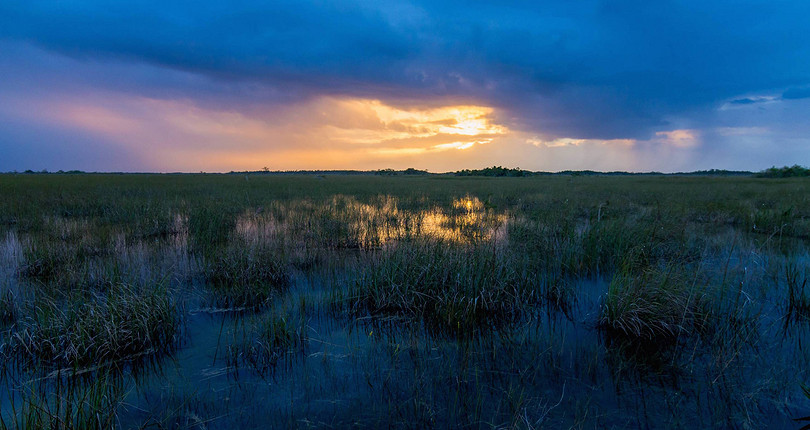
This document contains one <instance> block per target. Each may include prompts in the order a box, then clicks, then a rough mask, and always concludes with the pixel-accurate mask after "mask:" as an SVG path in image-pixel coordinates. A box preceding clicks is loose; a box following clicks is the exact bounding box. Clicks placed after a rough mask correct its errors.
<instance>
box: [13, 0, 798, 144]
mask: <svg viewBox="0 0 810 430" xmlns="http://www.w3.org/2000/svg"><path fill="white" fill-rule="evenodd" d="M707 3H708V4H707ZM807 16H810V3H808V2H802V1H795V2H773V1H753V2H744V3H740V2H735V1H718V2H703V1H685V2H674V1H661V2H648V1H576V2H572V1H556V2H536V1H507V2H503V1H500V2H484V1H453V0H445V1H438V0H432V1H413V2H402V1H387V2H386V1H371V0H369V1H353V2H345V1H341V2H333V1H274V2H260V1H252V0H242V1H235V2H204V1H194V2H190V1H186V2H183V1H181V2H157V1H136V2H101V1H95V2H94V1H84V2H82V1H71V2H52V1H5V2H2V4H0V37H2V38H4V39H7V40H8V41H11V42H19V41H23V42H26V43H32V44H35V45H37V46H40V47H43V48H45V49H47V50H50V51H52V52H56V53H59V54H64V55H67V56H70V57H73V58H77V59H81V60H83V61H84V60H86V61H87V64H88V66H87V67H88V69H92V68H102V67H107V68H109V67H117V66H116V65H120V64H122V63H123V64H128V65H130V67H145V68H151V69H149V70H151V72H149V73H150V74H151V75H150V76H152V75H156V76H152V77H151V78H148V79H147V78H144V76H143V75H139V76H138V78H137V79H134V80H133V79H126V77H116V76H113V77H109V76H107V77H105V78H104V79H103V80H104V81H105V84H106V85H108V86H110V87H112V88H114V89H123V90H127V91H133V92H139V93H143V92H145V93H149V92H154V93H164V92H166V91H168V92H170V93H172V94H173V95H172V96H173V97H177V96H182V97H187V98H192V99H197V98H205V97H207V98H210V99H212V100H214V102H216V101H217V100H222V101H227V102H229V103H234V104H238V103H239V102H240V100H243V101H245V102H257V103H260V102H261V101H262V100H265V99H266V100H272V101H278V100H292V99H300V98H306V97H309V96H312V95H321V94H333V95H353V96H363V97H379V98H383V99H386V100H388V101H389V102H392V103H402V104H414V103H418V104H425V105H430V104H432V103H441V102H442V101H446V100H453V101H475V102H477V103H481V104H486V105H490V106H495V107H499V108H500V109H501V110H502V111H503V112H505V113H504V114H503V116H504V118H503V120H504V121H505V122H507V123H509V125H511V126H513V127H518V128H521V129H524V130H529V131H537V132H540V133H543V134H545V135H549V136H565V137H575V138H602V139H611V138H644V137H645V136H646V137H648V136H650V135H652V134H653V133H654V132H655V131H656V130H660V129H665V128H666V127H668V126H669V125H670V122H671V121H672V120H673V118H676V119H684V120H685V121H689V120H690V118H700V117H701V116H702V115H703V113H705V112H706V111H708V110H711V109H714V108H716V107H717V106H719V105H720V104H722V103H724V102H725V101H726V100H729V99H735V100H737V101H742V103H744V100H746V99H745V98H741V97H740V96H741V95H745V94H752V93H758V92H764V91H777V92H779V91H782V90H784V89H785V88H788V87H795V88H806V85H808V84H810V31H808V30H807V25H806V17H807ZM90 74H92V73H90ZM157 75H159V76H157ZM164 75H165V76H164ZM199 77H203V78H204V79H205V81H204V82H198V81H195V79H199ZM806 94H807V90H806V89H795V90H788V91H786V92H785V95H784V98H785V99H789V98H797V97H803V96H806ZM749 100H752V101H753V100H756V99H754V98H750V99H749Z"/></svg>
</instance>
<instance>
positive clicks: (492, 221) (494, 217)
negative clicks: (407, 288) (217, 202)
mask: <svg viewBox="0 0 810 430" xmlns="http://www.w3.org/2000/svg"><path fill="white" fill-rule="evenodd" d="M508 219H509V218H508V216H507V214H504V213H496V212H495V211H494V210H492V209H489V208H487V207H486V205H485V204H484V203H483V202H482V201H481V200H479V199H478V198H477V197H469V196H468V197H463V198H460V199H455V200H454V201H453V202H452V204H451V205H450V206H449V207H447V208H442V207H434V208H432V209H429V210H420V211H412V210H405V209H402V208H400V206H399V201H398V200H397V199H395V198H393V197H390V196H378V197H377V198H376V199H374V201H373V202H372V203H364V202H360V201H358V200H357V199H356V198H354V197H350V196H343V195H338V196H334V197H333V198H332V199H331V200H330V201H327V202H324V203H322V204H316V203H313V202H311V201H297V202H288V203H277V204H275V205H274V206H273V207H270V208H265V209H263V210H257V211H250V212H246V213H245V214H243V215H242V216H240V217H239V218H238V219H237V221H236V227H235V235H236V237H237V238H238V239H239V240H240V241H242V243H243V244H245V245H247V246H265V245H276V246H284V247H286V248H290V249H312V248H361V249H369V248H380V247H384V246H391V245H394V244H396V243H397V242H399V241H402V240H409V239H416V238H426V239H431V240H443V241H450V242H455V243H459V244H469V243H473V242H480V241H493V242H495V243H502V242H504V240H505V239H506V234H505V232H506V225H507V222H508ZM282 220H283V221H282Z"/></svg>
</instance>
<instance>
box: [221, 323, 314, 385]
mask: <svg viewBox="0 0 810 430" xmlns="http://www.w3.org/2000/svg"><path fill="white" fill-rule="evenodd" d="M234 336H235V339H234V342H233V343H232V344H231V345H229V346H228V349H227V352H226V361H227V362H228V363H229V364H230V365H231V366H233V367H236V368H238V366H241V365H248V366H250V367H251V368H253V369H254V370H256V371H257V372H259V374H262V375H265V374H267V373H269V372H272V371H273V370H275V368H276V366H278V364H279V362H280V361H281V360H283V359H284V358H285V357H288V356H292V355H294V354H295V353H296V352H302V351H303V350H304V348H305V347H306V342H307V332H306V325H305V324H304V321H303V320H302V319H301V318H300V317H299V316H293V315H287V316H279V315H275V314H270V315H263V316H261V317H257V318H254V319H252V320H250V321H247V322H246V323H245V325H244V326H242V327H240V329H238V330H237V333H235V334H234Z"/></svg>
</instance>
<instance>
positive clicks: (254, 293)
mask: <svg viewBox="0 0 810 430" xmlns="http://www.w3.org/2000/svg"><path fill="white" fill-rule="evenodd" d="M205 280H206V282H207V283H208V285H209V287H210V289H211V301H212V302H213V303H214V304H216V305H217V306H221V307H226V308H249V309H260V308H262V307H264V306H265V305H267V304H268V302H269V300H270V299H271V298H272V297H273V296H274V295H275V294H276V293H278V292H279V291H281V290H283V289H285V288H286V287H288V286H289V284H290V282H291V273H290V268H289V265H288V264H287V260H286V258H285V255H284V254H283V253H282V252H281V251H280V250H273V249H269V248H255V249H250V248H248V249H245V248H241V249H240V248H238V247H235V246H234V247H229V248H228V249H227V251H225V252H223V253H221V254H220V255H218V256H216V257H214V259H213V261H212V262H210V263H209V264H208V267H207V268H206V269H205Z"/></svg>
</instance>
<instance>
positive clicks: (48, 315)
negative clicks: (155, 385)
mask: <svg viewBox="0 0 810 430" xmlns="http://www.w3.org/2000/svg"><path fill="white" fill-rule="evenodd" d="M180 324H181V320H180V312H179V309H178V305H177V304H176V303H175V301H174V300H173V299H172V298H170V297H169V296H168V294H167V293H166V291H164V290H162V289H160V288H155V289H153V290H149V291H138V290H135V289H134V288H132V287H129V286H126V285H118V286H115V287H114V288H112V289H110V290H109V291H108V292H107V293H105V294H89V295H78V294H75V295H72V296H70V297H68V298H67V299H66V300H59V299H55V298H48V297H40V298H39V299H37V300H36V301H35V302H34V303H32V304H31V308H30V309H28V310H27V315H26V316H24V317H22V318H20V319H19V321H18V326H19V327H18V328H17V329H16V330H14V332H13V333H11V335H10V336H9V341H8V342H7V345H6V348H4V355H5V356H6V359H8V360H13V361H14V362H16V363H18V364H20V365H21V366H22V367H23V368H72V369H83V368H88V367H92V366H98V365H100V364H106V363H113V362H117V361H119V360H125V359H139V358H143V357H146V356H152V355H157V354H160V353H167V352H170V351H172V350H173V348H174V346H175V345H176V343H177V341H178V339H179V331H180Z"/></svg>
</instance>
